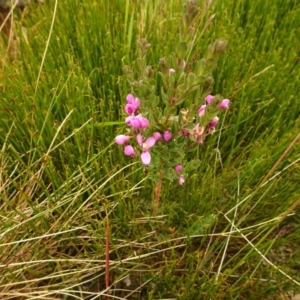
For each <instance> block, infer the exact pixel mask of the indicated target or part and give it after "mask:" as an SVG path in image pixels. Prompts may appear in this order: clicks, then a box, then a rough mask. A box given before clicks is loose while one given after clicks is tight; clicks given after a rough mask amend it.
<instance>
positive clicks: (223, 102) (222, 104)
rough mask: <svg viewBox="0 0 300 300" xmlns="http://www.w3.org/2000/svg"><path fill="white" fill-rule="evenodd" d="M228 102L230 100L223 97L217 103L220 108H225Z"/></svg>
mask: <svg viewBox="0 0 300 300" xmlns="http://www.w3.org/2000/svg"><path fill="white" fill-rule="evenodd" d="M229 104H230V100H229V99H224V100H223V101H222V102H221V104H220V105H219V108H220V109H227V108H228V106H229Z"/></svg>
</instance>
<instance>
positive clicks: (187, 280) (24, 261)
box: [0, 0, 300, 299]
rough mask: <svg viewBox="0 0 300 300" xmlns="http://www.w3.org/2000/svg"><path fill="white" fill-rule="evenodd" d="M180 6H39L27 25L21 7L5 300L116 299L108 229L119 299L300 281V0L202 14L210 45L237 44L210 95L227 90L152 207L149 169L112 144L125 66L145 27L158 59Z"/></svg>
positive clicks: (69, 2)
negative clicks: (203, 135) (188, 160)
mask: <svg viewBox="0 0 300 300" xmlns="http://www.w3.org/2000/svg"><path fill="white" fill-rule="evenodd" d="M208 2H209V1H208ZM208 2H206V3H208ZM183 3H184V1H171V0H170V1H160V0H152V1H146V0H143V1H133V0H131V1H130V0H124V1H108V0H102V1H95V0H86V1H79V0H64V1H58V2H57V3H56V2H55V1H49V2H46V4H45V5H44V6H42V7H41V6H39V7H38V6H36V7H35V6H34V5H33V6H31V8H30V9H29V10H27V12H26V16H25V17H24V18H23V21H22V22H23V26H25V27H26V28H27V33H26V34H25V33H24V30H22V28H21V26H20V19H21V17H22V16H21V15H20V14H19V13H16V16H15V26H16V27H17V31H18V36H19V45H18V46H17V48H16V49H15V50H16V52H17V54H16V57H15V58H14V60H13V61H10V60H9V56H10V55H11V54H10V53H9V50H7V44H8V41H7V40H6V39H5V37H4V36H1V38H2V41H1V43H0V45H1V50H0V52H1V73H0V76H1V82H0V95H1V101H0V112H1V115H0V147H1V152H0V172H1V173H0V189H1V200H0V201H1V202H0V205H1V209H0V218H1V223H0V248H1V250H0V270H1V277H0V298H1V299H105V294H108V291H107V290H105V289H106V286H105V258H106V256H105V253H106V249H107V248H106V244H105V237H106V231H107V228H108V229H109V247H110V248H109V251H110V253H109V258H110V284H111V286H110V289H109V290H110V294H111V299H166V298H168V299H290V298H288V297H290V296H291V295H292V294H297V293H300V287H299V285H300V284H299V282H300V276H299V261H300V250H299V249H300V247H299V246H300V243H299V234H300V229H299V208H297V205H298V203H299V201H300V200H299V197H300V192H299V182H300V169H299V162H298V161H299V159H300V156H299V150H300V144H299V143H300V142H299V141H298V142H296V143H295V144H292V147H291V148H290V151H288V152H287V153H285V154H284V156H283V159H281V160H280V161H279V164H276V162H277V161H278V160H279V158H280V156H281V155H282V154H283V153H284V151H285V150H286V149H288V147H289V146H290V145H291V143H292V141H293V140H294V138H295V137H296V136H297V135H298V134H299V131H300V130H299V129H300V119H299V112H300V99H299V76H300V72H299V55H300V50H299V49H300V40H299V36H300V3H299V2H298V1H296V0H294V1H293V0H282V1H279V0H276V1H265V0H256V1H248V0H243V1H241V0H240V1H238V0H222V1H221V0H220V1H212V4H211V6H210V7H209V8H208V10H207V12H206V14H203V18H202V19H198V21H197V22H198V23H197V22H196V23H195V30H196V36H197V39H196V41H195V45H194V51H195V52H196V51H198V52H199V58H201V57H202V56H201V55H202V54H203V53H204V51H205V49H206V47H207V46H208V44H210V43H212V42H213V41H214V40H215V39H216V38H219V37H223V38H225V39H227V40H228V41H229V46H228V49H227V51H226V53H225V55H223V57H222V58H221V60H220V62H219V65H218V68H217V70H216V71H215V72H214V77H215V80H216V82H215V85H214V93H215V94H217V93H219V94H221V95H223V96H224V97H226V98H229V99H231V101H232V103H231V106H230V109H229V111H228V113H227V114H226V117H225V120H224V126H223V128H222V131H221V132H217V133H216V134H215V135H213V136H210V137H209V139H207V140H206V141H205V144H204V145H203V148H201V151H199V158H200V160H201V161H202V164H201V166H200V168H199V170H197V172H195V174H194V175H193V176H192V177H191V178H188V179H187V180H186V182H185V184H184V186H182V187H181V186H178V185H177V183H174V184H170V183H167V184H166V185H165V186H164V187H163V195H162V199H161V201H160V209H159V214H158V215H157V216H156V217H151V213H152V204H153V203H152V202H153V194H152V191H153V186H152V185H151V182H149V181H147V178H146V173H145V172H144V170H143V169H142V168H141V166H140V164H132V163H133V161H132V160H131V159H130V158H128V157H125V156H124V155H123V153H122V149H121V148H120V147H117V146H115V145H114V143H113V139H114V137H115V136H116V135H117V134H119V133H121V132H122V130H123V129H124V126H123V120H124V112H123V104H124V101H125V96H126V95H127V94H128V93H129V92H130V87H129V86H128V84H127V82H126V79H125V78H124V76H123V72H122V65H123V64H130V62H132V60H133V59H135V57H136V47H137V45H136V40H137V39H138V38H147V40H148V41H149V42H150V43H151V44H152V48H151V51H150V53H149V55H148V59H149V64H151V65H155V64H157V63H158V60H159V58H160V57H162V56H167V55H169V54H170V53H172V51H173V49H174V43H175V38H176V34H177V32H178V24H179V23H180V20H181V18H182V12H183ZM204 6H205V3H204V2H203V1H200V2H199V8H200V9H202V10H203V9H204ZM203 12H204V10H203ZM214 14H215V18H214V20H213V21H212V23H211V24H210V26H209V27H208V29H207V30H205V31H204V32H202V29H203V28H204V25H205V23H206V21H207V20H208V19H209V18H210V17H211V16H212V15H214ZM275 164H276V165H275ZM274 166H275V168H273V167H274ZM270 171H271V172H270ZM269 172H270V173H269ZM275 175H276V176H275ZM237 204H238V205H237ZM108 220H109V223H108ZM233 222H234V224H233ZM235 226H236V227H235ZM229 232H232V233H229ZM96 297H99V298H96ZM117 297H119V298H117Z"/></svg>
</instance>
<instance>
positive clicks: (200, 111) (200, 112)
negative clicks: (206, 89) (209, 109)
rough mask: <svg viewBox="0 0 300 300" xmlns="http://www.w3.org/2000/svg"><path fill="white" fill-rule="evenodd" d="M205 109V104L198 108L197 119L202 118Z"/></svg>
mask: <svg viewBox="0 0 300 300" xmlns="http://www.w3.org/2000/svg"><path fill="white" fill-rule="evenodd" d="M205 109H206V104H204V105H201V106H200V108H199V109H198V114H199V117H203V116H204V114H205Z"/></svg>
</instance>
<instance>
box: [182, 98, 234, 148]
mask: <svg viewBox="0 0 300 300" xmlns="http://www.w3.org/2000/svg"><path fill="white" fill-rule="evenodd" d="M213 98H214V96H212V95H208V96H206V97H205V102H206V104H203V105H201V106H200V107H199V109H198V115H199V117H200V118H202V117H203V116H204V115H205V111H206V108H207V106H208V105H210V104H211V103H212V101H213ZM229 104H230V100H229V99H223V100H222V102H221V103H220V104H219V106H218V108H219V109H227V108H228V107H229ZM218 122H219V118H218V117H217V116H215V117H213V118H212V119H211V121H210V122H209V123H208V125H207V126H206V127H204V126H200V124H199V123H197V124H196V125H195V127H194V128H193V129H192V130H183V131H182V135H183V136H188V135H190V134H192V135H193V136H194V137H195V138H196V140H197V142H198V144H203V140H204V138H205V136H206V135H208V134H211V133H213V132H214V131H215V127H216V125H217V124H218Z"/></svg>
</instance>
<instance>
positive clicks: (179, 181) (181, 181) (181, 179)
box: [178, 175, 184, 185]
mask: <svg viewBox="0 0 300 300" xmlns="http://www.w3.org/2000/svg"><path fill="white" fill-rule="evenodd" d="M178 183H179V184H180V185H183V184H184V177H183V175H181V176H180V177H179V180H178Z"/></svg>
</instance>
